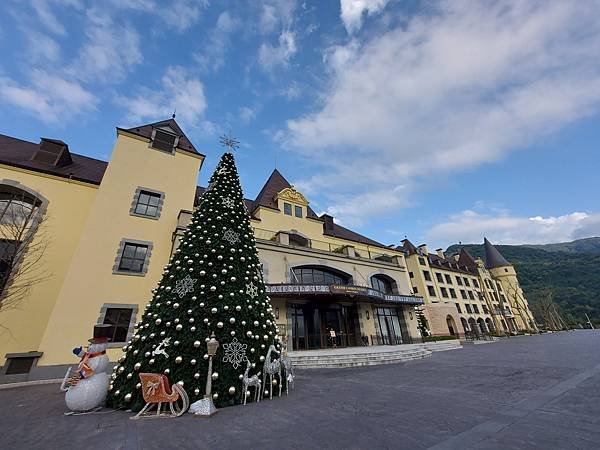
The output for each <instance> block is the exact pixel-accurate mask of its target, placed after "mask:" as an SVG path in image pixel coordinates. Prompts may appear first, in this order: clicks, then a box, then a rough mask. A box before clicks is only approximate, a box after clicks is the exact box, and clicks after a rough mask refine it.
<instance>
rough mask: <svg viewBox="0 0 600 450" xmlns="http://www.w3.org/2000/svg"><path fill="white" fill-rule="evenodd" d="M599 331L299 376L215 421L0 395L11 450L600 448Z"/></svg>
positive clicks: (24, 391) (51, 396)
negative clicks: (284, 390) (277, 392)
mask: <svg viewBox="0 0 600 450" xmlns="http://www.w3.org/2000/svg"><path fill="white" fill-rule="evenodd" d="M599 349H600V332H598V331H575V332H568V333H555V334H548V335H541V336H523V337H515V338H510V339H507V340H502V341H500V342H497V343H494V344H491V345H471V346H465V348H464V349H462V350H455V351H451V352H436V353H434V354H433V355H432V356H431V358H428V359H424V360H419V361H412V362H407V363H400V364H396V365H386V366H370V367H361V368H351V369H328V370H327V369H325V370H306V371H299V372H298V376H297V380H296V381H297V383H296V390H295V391H294V392H293V393H292V394H291V395H289V396H288V397H285V396H284V397H283V398H280V399H274V400H272V401H269V400H265V401H262V402H261V403H259V404H258V405H256V404H252V405H248V406H245V407H244V406H238V407H231V408H225V409H222V410H220V411H219V413H218V414H217V415H216V416H214V417H213V418H211V419H198V418H195V417H192V416H191V415H186V416H184V417H182V418H179V419H164V420H145V421H131V420H128V418H129V417H130V416H131V414H129V413H126V412H121V411H119V412H111V411H110V410H107V411H108V412H106V413H103V414H91V415H84V416H77V417H73V416H71V417H67V416H64V415H63V412H64V411H65V410H66V408H65V406H64V395H63V394H62V393H60V392H58V386H57V385H42V386H31V387H26V388H13V389H6V390H0V402H1V404H2V406H3V408H2V409H1V410H0V448H2V449H20V448H24V449H55V448H57V449H58V448H60V449H64V448H70V449H80V448H81V449H83V448H85V449H138V448H140V449H159V448H160V449H169V448H194V449H197V448H210V449H227V448H258V449H270V448H298V449H312V448H319V449H321V448H335V449H338V448H339V449H354V448H357V449H358V448H367V449H378V448H394V449H425V448H434V449H468V448H476V449H544V450H548V449H578V448H581V449H593V448H600V352H599Z"/></svg>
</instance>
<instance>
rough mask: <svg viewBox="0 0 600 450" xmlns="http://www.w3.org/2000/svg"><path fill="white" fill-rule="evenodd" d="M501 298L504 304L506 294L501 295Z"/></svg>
mask: <svg viewBox="0 0 600 450" xmlns="http://www.w3.org/2000/svg"><path fill="white" fill-rule="evenodd" d="M500 298H501V299H502V301H503V302H505V301H506V297H505V296H504V294H500Z"/></svg>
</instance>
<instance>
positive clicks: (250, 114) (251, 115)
mask: <svg viewBox="0 0 600 450" xmlns="http://www.w3.org/2000/svg"><path fill="white" fill-rule="evenodd" d="M238 115H239V117H240V120H241V121H242V123H244V124H246V125H247V124H249V123H250V122H252V121H253V120H254V119H255V118H256V110H254V109H252V108H250V107H248V106H242V107H240V108H239V111H238Z"/></svg>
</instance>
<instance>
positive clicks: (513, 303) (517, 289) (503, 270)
mask: <svg viewBox="0 0 600 450" xmlns="http://www.w3.org/2000/svg"><path fill="white" fill-rule="evenodd" d="M490 272H491V275H492V277H493V278H494V279H495V280H496V281H497V282H498V283H499V284H500V286H499V288H498V289H499V295H502V294H503V295H504V296H505V298H506V299H507V303H508V305H509V306H510V310H511V311H512V313H513V314H514V319H515V322H516V326H517V328H518V330H519V331H526V330H537V327H536V326H535V320H534V319H533V314H532V313H531V310H530V309H529V302H528V301H527V299H526V298H525V295H524V293H523V290H522V289H521V286H520V285H519V280H518V279H517V273H516V271H515V269H514V267H513V266H505V267H497V268H494V269H491V270H490Z"/></svg>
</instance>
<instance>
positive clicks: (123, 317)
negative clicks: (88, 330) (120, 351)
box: [102, 308, 133, 343]
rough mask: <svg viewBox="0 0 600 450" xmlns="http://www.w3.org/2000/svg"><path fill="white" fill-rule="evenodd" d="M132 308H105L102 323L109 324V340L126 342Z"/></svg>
mask: <svg viewBox="0 0 600 450" xmlns="http://www.w3.org/2000/svg"><path fill="white" fill-rule="evenodd" d="M132 315H133V309H132V308H106V312H105V314H104V319H103V321H102V323H103V324H107V325H110V326H111V328H110V335H109V337H110V342H111V343H115V342H127V335H128V333H129V327H130V326H131V316H132Z"/></svg>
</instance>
